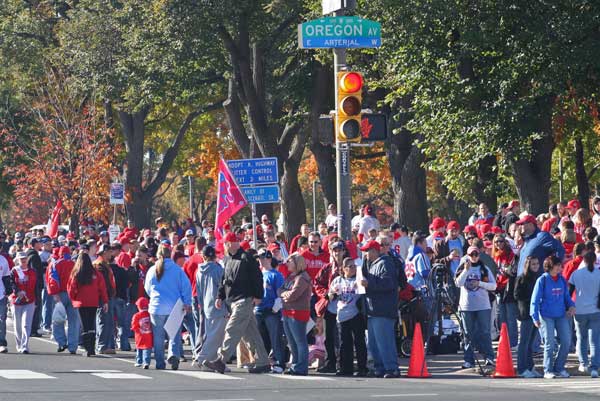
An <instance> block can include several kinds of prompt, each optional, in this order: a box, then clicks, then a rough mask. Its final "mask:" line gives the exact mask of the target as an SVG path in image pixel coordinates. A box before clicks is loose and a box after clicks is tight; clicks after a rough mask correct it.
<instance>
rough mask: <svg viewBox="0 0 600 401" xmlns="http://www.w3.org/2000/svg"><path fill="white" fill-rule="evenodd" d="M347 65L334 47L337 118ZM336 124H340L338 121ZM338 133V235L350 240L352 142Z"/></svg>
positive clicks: (340, 13)
mask: <svg viewBox="0 0 600 401" xmlns="http://www.w3.org/2000/svg"><path fill="white" fill-rule="evenodd" d="M343 15H344V12H343V11H337V12H336V13H335V16H336V17H339V16H343ZM346 69H347V67H346V49H333V70H334V71H333V74H334V75H333V76H334V80H333V81H334V82H335V95H334V98H335V99H336V100H335V115H336V117H335V118H336V119H337V116H338V113H339V110H338V109H339V104H338V101H337V93H338V78H337V76H338V72H340V71H345V70H346ZM335 126H336V127H337V126H338V124H337V122H336V124H335ZM337 137H338V135H336V140H335V149H336V152H335V154H336V167H335V171H336V181H337V186H336V189H337V212H338V227H337V232H338V235H339V236H340V237H341V238H343V239H345V240H350V239H351V235H352V227H351V226H350V224H351V223H350V221H351V219H352V196H351V195H350V188H351V177H350V143H349V142H341V141H339V140H338V138H337Z"/></svg>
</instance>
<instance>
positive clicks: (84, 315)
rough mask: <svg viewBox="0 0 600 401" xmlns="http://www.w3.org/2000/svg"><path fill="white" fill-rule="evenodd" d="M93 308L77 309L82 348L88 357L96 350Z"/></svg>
mask: <svg viewBox="0 0 600 401" xmlns="http://www.w3.org/2000/svg"><path fill="white" fill-rule="evenodd" d="M97 310H98V308H97V307H95V306H91V307H90V306H84V307H81V308H79V317H80V318H81V327H82V329H81V336H82V338H83V347H84V348H85V350H86V351H87V352H88V356H89V355H93V354H94V353H95V348H96V311H97Z"/></svg>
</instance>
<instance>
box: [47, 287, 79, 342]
mask: <svg viewBox="0 0 600 401" xmlns="http://www.w3.org/2000/svg"><path fill="white" fill-rule="evenodd" d="M58 296H59V297H60V303H61V304H63V306H64V307H65V310H66V311H67V321H68V322H69V329H68V333H67V335H65V325H64V323H62V324H56V323H52V335H53V336H54V339H55V340H56V342H57V343H58V345H59V346H61V347H64V346H65V345H66V346H68V348H69V351H71V352H75V351H77V346H78V345H79V331H80V328H81V321H80V318H79V311H78V310H77V309H75V308H73V304H71V300H70V299H69V295H68V294H67V292H66V291H63V292H61V293H59V294H58Z"/></svg>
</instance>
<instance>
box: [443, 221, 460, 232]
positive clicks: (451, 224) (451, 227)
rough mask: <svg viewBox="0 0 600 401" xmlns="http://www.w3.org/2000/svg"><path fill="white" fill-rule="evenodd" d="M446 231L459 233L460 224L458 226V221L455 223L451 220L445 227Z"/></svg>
mask: <svg viewBox="0 0 600 401" xmlns="http://www.w3.org/2000/svg"><path fill="white" fill-rule="evenodd" d="M446 229H447V230H458V231H460V224H458V221H456V220H451V221H449V222H448V226H447V227H446Z"/></svg>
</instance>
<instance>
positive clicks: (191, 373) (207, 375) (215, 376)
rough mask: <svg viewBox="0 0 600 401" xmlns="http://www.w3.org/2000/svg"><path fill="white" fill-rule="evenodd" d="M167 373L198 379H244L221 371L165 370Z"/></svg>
mask: <svg viewBox="0 0 600 401" xmlns="http://www.w3.org/2000/svg"><path fill="white" fill-rule="evenodd" d="M165 372H167V373H173V374H175V375H181V376H189V377H194V378H196V379H205V380H244V379H243V378H241V377H235V376H228V375H222V374H220V373H214V372H194V371H189V370H165Z"/></svg>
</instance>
